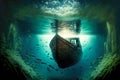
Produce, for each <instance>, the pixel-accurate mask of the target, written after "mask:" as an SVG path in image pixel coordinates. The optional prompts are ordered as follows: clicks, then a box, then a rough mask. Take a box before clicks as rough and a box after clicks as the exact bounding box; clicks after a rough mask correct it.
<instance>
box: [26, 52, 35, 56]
mask: <svg viewBox="0 0 120 80" xmlns="http://www.w3.org/2000/svg"><path fill="white" fill-rule="evenodd" d="M26 55H27V56H29V57H36V56H35V55H34V54H31V53H27V54H26Z"/></svg>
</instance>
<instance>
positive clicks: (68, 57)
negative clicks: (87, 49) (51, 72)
mask: <svg viewBox="0 0 120 80" xmlns="http://www.w3.org/2000/svg"><path fill="white" fill-rule="evenodd" d="M76 39H77V40H78V38H76ZM50 48H51V51H52V54H53V57H54V59H55V61H56V62H57V64H58V66H59V67H60V68H66V67H69V66H72V65H74V64H76V63H77V62H78V61H79V58H80V56H81V54H82V49H81V45H77V46H75V45H73V44H72V43H70V42H69V41H67V40H65V39H63V38H62V37H60V36H59V35H55V36H54V38H53V39H52V40H51V42H50Z"/></svg>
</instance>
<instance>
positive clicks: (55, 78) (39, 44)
mask: <svg viewBox="0 0 120 80" xmlns="http://www.w3.org/2000/svg"><path fill="white" fill-rule="evenodd" d="M52 22H53V19H49V18H37V19H26V20H24V21H18V26H19V27H20V30H19V31H20V34H21V37H22V44H23V45H22V46H23V47H22V48H23V50H22V52H21V56H22V58H23V60H24V61H25V63H26V64H28V65H30V66H31V67H32V68H33V69H34V70H35V72H37V73H38V75H42V77H43V78H46V79H51V80H66V79H68V80H75V79H77V78H79V79H83V80H88V79H89V77H90V73H91V72H92V71H93V70H94V69H95V67H96V66H97V65H98V63H99V62H100V60H101V58H102V56H103V55H104V52H105V49H104V42H105V39H106V30H105V29H104V27H105V25H104V23H100V22H98V21H97V20H85V19H83V20H81V32H80V33H79V39H80V42H81V45H82V52H83V53H82V56H81V59H80V60H79V62H78V63H77V64H75V65H73V66H71V67H68V68H65V69H61V68H59V67H58V65H57V63H56V62H55V60H54V58H53V56H52V52H51V50H50V47H49V43H50V41H51V39H52V38H53V37H54V35H55V33H54V32H52V29H51V25H50V24H51V23H52ZM100 29H101V31H99V30H100Z"/></svg>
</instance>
